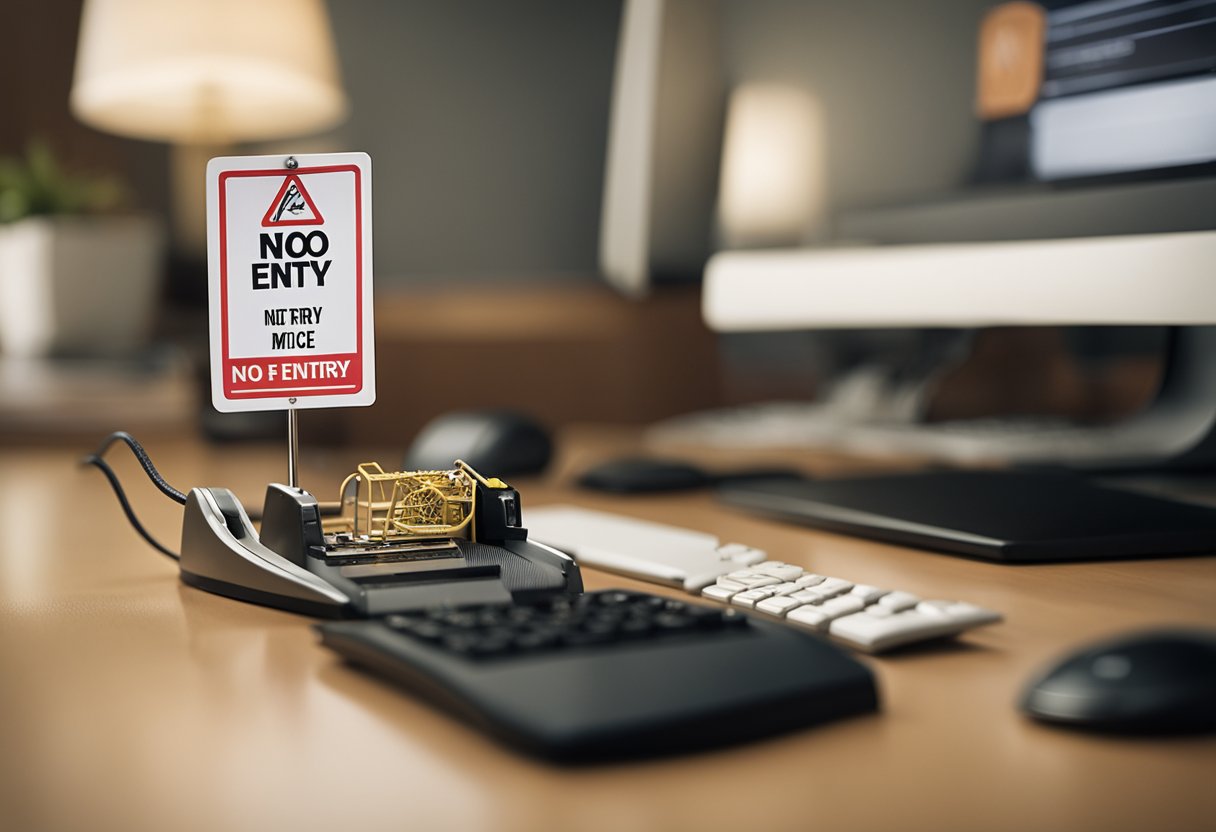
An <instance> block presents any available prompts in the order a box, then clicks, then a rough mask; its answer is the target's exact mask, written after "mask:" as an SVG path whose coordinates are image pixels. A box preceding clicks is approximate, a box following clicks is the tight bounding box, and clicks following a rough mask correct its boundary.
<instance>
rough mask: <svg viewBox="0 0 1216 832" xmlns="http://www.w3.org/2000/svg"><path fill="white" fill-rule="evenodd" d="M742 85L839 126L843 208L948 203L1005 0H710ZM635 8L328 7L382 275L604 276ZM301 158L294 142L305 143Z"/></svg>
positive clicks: (831, 148)
mask: <svg viewBox="0 0 1216 832" xmlns="http://www.w3.org/2000/svg"><path fill="white" fill-rule="evenodd" d="M704 1H705V2H706V3H707V4H711V3H712V4H718V5H720V6H721V8H722V13H723V17H724V26H723V45H722V48H723V61H724V65H725V68H726V71H727V77H728V80H729V81H730V82H732V83H739V82H744V81H786V82H792V83H796V84H799V85H801V86H804V87H806V88H808V89H810V90H812V91H813V92H814V93H816V94H817V95H818V96H819V98H820V100H821V103H822V105H823V107H824V110H825V113H826V116H827V141H828V154H829V171H828V200H829V208H830V209H841V208H848V207H854V206H857V205H869V204H881V203H888V202H892V201H900V200H902V199H905V198H917V197H921V196H925V195H927V194H934V193H940V192H943V191H949V190H951V189H953V188H955V187H957V186H958V185H959V184H961V183H963V182H964V181H965V179H966V177H967V175H968V172H969V170H970V167H971V165H972V163H973V159H974V156H975V152H976V141H977V136H978V131H977V127H976V124H975V121H974V119H973V118H972V115H971V102H972V98H973V95H974V93H973V88H974V80H973V79H974V63H975V57H974V56H975V32H976V26H977V23H978V21H979V18H980V15H981V14H982V12H983V10H984V9H985V8H987V7H989V6H990V5H991V4H992V0H920V2H915V3H909V2H895V1H893V0H887V1H886V2H880V0H817V1H816V2H811V0H704ZM620 10H621V3H620V0H573V1H572V0H447V2H434V0H403V1H402V2H392V0H342V1H341V2H338V0H333V1H332V2H330V14H331V16H332V19H333V25H334V30H335V34H336V38H337V46H338V51H339V55H340V59H341V62H342V67H343V72H344V75H345V82H346V87H347V89H348V91H349V93H350V96H351V102H352V108H353V110H352V115H351V118H350V120H349V121H348V122H347V123H346V124H345V125H343V127H342V128H341V129H340V130H339V131H338V132H337V134H335V135H333V136H330V137H327V141H328V142H329V143H330V144H332V146H333V147H343V148H356V149H362V150H366V151H367V152H369V153H370V154H371V155H372V158H373V164H374V166H375V181H376V193H375V200H376V213H375V217H376V226H375V233H376V261H377V275H376V277H377V282H378V283H380V284H382V285H392V284H393V283H403V282H408V283H411V284H415V283H422V282H426V281H428V280H434V279H437V278H441V279H451V278H475V279H494V280H510V279H517V278H519V277H530V278H538V277H551V276H561V277H565V278H569V279H594V275H595V271H596V260H597V257H596V248H597V241H598V232H599V215H600V198H601V194H602V188H603V166H604V153H605V143H606V137H607V128H608V113H609V103H610V97H611V87H612V69H613V61H614V59H615V49H616V38H617V33H618V27H619V21H620ZM297 146H298V145H297Z"/></svg>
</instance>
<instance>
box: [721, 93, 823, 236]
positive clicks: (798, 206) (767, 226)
mask: <svg viewBox="0 0 1216 832" xmlns="http://www.w3.org/2000/svg"><path fill="white" fill-rule="evenodd" d="M825 154H826V142H825V125H824V118H823V112H822V109H821V107H820V106H819V103H818V101H817V99H816V98H815V97H813V96H812V95H810V94H808V93H806V92H803V91H802V90H799V89H797V88H794V87H790V86H785V85H781V84H744V85H741V86H739V87H736V88H735V90H734V91H733V92H732V93H731V96H730V103H729V105H728V107H727V115H726V131H725V136H724V138H723V145H722V168H721V172H720V174H719V184H718V188H719V190H718V235H719V242H720V244H721V245H722V247H723V248H760V247H772V246H791V245H800V244H804V243H806V242H807V241H808V238H809V237H812V236H813V235H814V234H815V233H816V231H817V230H819V227H820V225H821V224H822V222H823V219H824V214H825V202H826V194H827V164H826V161H825Z"/></svg>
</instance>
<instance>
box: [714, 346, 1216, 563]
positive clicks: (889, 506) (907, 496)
mask: <svg viewBox="0 0 1216 832" xmlns="http://www.w3.org/2000/svg"><path fill="white" fill-rule="evenodd" d="M1214 428H1216V327H1191V328H1178V329H1176V330H1175V331H1174V332H1173V340H1172V344H1171V349H1170V352H1169V355H1168V364H1167V367H1166V372H1165V374H1164V377H1163V380H1162V384H1161V389H1160V390H1159V392H1158V394H1157V396H1156V398H1155V399H1154V400H1153V402H1152V403H1151V405H1150V406H1149V407H1147V408H1146V409H1145V410H1143V411H1142V412H1141V413H1139V414H1137V415H1136V416H1134V417H1132V418H1131V419H1128V420H1126V421H1125V422H1123V423H1120V424H1118V425H1113V426H1110V427H1106V428H1100V429H1097V428H1091V429H1088V430H1086V431H1085V433H1086V434H1088V436H1087V437H1085V441H1087V442H1092V443H1104V445H1105V447H1102V444H1099V445H1098V448H1097V449H1098V450H1099V451H1105V453H1093V454H1090V455H1086V456H1084V457H1082V458H1081V460H1080V461H1082V462H1083V463H1084V464H1082V465H1077V464H1076V463H1077V462H1078V458H1077V457H1075V456H1074V457H1072V458H1069V459H1067V460H1066V462H1068V463H1069V465H1070V467H1073V468H1074V469H1083V470H1086V471H1088V472H1094V473H1096V472H1099V471H1106V472H1109V471H1113V470H1122V471H1146V470H1163V469H1169V470H1176V471H1181V470H1191V471H1195V470H1212V469H1216V430H1214ZM1077 430H1078V431H1080V429H1077ZM719 496H720V498H721V499H722V500H723V501H724V502H726V503H728V504H730V505H734V506H738V507H741V508H745V509H749V510H752V511H757V512H760V513H763V514H767V515H770V516H775V517H779V518H783V519H788V520H793V521H795V522H801V523H806V524H808V525H812V526H817V527H820V528H824V529H828V530H830V531H839V532H844V533H847V534H856V535H859V536H862V537H870V538H875V539H878V540H884V541H889V542H893V543H899V544H902V545H911V546H920V547H924V548H929V549H936V550H940V551H944V552H949V553H951V554H960V555H965V556H970V557H980V558H987V559H991V560H995V561H999V562H1006V563H1028V562H1045V561H1072V560H1094V559H1110V558H1133V557H1135V558H1138V557H1161V556H1174V555H1186V554H1212V553H1213V552H1216V508H1212V507H1207V506H1201V505H1196V504H1191V503H1186V502H1178V501H1174V500H1170V499H1166V498H1161V497H1154V496H1149V495H1146V494H1137V493H1132V492H1131V491H1127V490H1123V489H1120V488H1114V487H1110V486H1109V485H1103V484H1099V483H1097V482H1094V481H1092V479H1090V478H1086V477H1083V476H1081V474H1080V473H1079V472H1078V471H1076V470H1074V471H1065V470H1059V466H1057V470H1055V471H1052V470H1042V469H1040V470H1031V469H1008V470H995V471H993V470H986V471H975V470H953V471H931V472H927V473H913V474H897V475H887V476H877V477H861V478H852V479H836V480H826V479H825V480H803V481H788V480H786V481H775V480H762V481H751V482H748V481H744V482H737V483H730V484H727V485H725V486H723V487H722V488H721V489H720V490H719Z"/></svg>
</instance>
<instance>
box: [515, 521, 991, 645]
mask: <svg viewBox="0 0 1216 832" xmlns="http://www.w3.org/2000/svg"><path fill="white" fill-rule="evenodd" d="M525 522H526V524H527V526H528V536H529V538H531V539H533V540H536V541H538V542H541V543H545V544H548V545H550V546H554V547H556V548H558V549H561V550H563V551H565V552H567V553H569V554H570V555H571V557H573V558H574V559H575V560H577V561H578V562H579V563H580V564H583V565H586V566H592V567H595V568H598V569H604V570H607V571H610V572H618V573H621V574H624V575H629V576H630V577H634V578H640V579H641V580H645V581H653V582H655V583H661V584H667V585H669V586H677V587H680V588H681V589H683V590H684V591H686V592H689V593H691V594H694V595H701V596H702V597H704V598H708V599H711V600H714V601H719V602H722V603H725V604H731V605H732V606H737V607H742V608H744V609H748V610H752V611H754V612H756V613H759V614H761V615H765V616H771V617H773V618H776V619H779V620H781V621H784V622H786V623H787V624H790V625H792V626H794V627H800V628H802V629H805V630H810V631H811V632H815V633H820V634H824V635H828V636H831V637H832V638H833V639H835V640H837V641H839V642H842V643H843V644H845V645H847V646H849V647H852V648H853V649H855V650H861V651H863V652H866V653H881V652H883V651H885V650H890V649H892V648H895V647H900V646H902V645H906V644H912V643H915V642H919V641H926V640H928V639H934V638H942V637H945V636H953V635H958V634H959V633H962V632H965V631H967V630H970V629H972V628H974V627H979V626H982V625H984V624H993V623H996V622H998V621H1000V620H1001V615H1000V613H997V612H993V611H992V610H988V609H984V608H983V607H977V606H975V605H974V604H968V603H965V602H962V601H944V600H925V599H922V598H920V597H918V596H917V595H914V594H912V593H910V592H903V591H900V590H891V589H884V588H881V587H876V586H870V585H868V584H862V583H854V582H853V581H849V580H846V579H844V578H837V577H832V576H828V575H817V574H814V573H811V572H807V571H806V570H804V569H803V568H802V567H800V566H794V565H792V564H788V563H781V562H780V561H773V560H769V559H768V556H767V555H766V554H765V553H764V552H763V551H761V550H759V549H756V548H753V547H750V546H745V545H743V544H740V543H726V544H722V543H720V542H719V541H718V539H717V538H716V537H714V536H713V535H709V534H706V533H704V532H696V531H692V530H691V529H680V528H676V527H674V526H667V525H664V524H661V523H651V522H648V521H644V520H635V519H633V518H630V517H624V516H621V515H616V514H609V513H607V512H602V511H592V510H590V509H583V508H576V507H574V506H545V507H542V508H534V509H531V510H530V511H528V512H527V516H526V517H525Z"/></svg>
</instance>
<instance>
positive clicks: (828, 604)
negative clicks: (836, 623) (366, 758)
mask: <svg viewBox="0 0 1216 832" xmlns="http://www.w3.org/2000/svg"><path fill="white" fill-rule="evenodd" d="M862 609H865V602H864V601H862V600H861V599H860V598H853V597H851V596H849V595H843V596H838V597H836V598H829V599H828V600H826V601H824V602H823V603H821V604H804V605H803V606H801V607H798V608H796V609H794V610H791V611H790V612H789V613H788V614H787V615H786V620H787V621H793V622H795V623H798V624H802V625H804V626H808V627H810V628H811V629H814V630H822V629H823V628H824V625H826V624H827V623H828V622H829V621H831V620H833V619H835V618H839V617H841V616H842V615H850V614H852V613H855V612H858V611H860V610H862Z"/></svg>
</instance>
